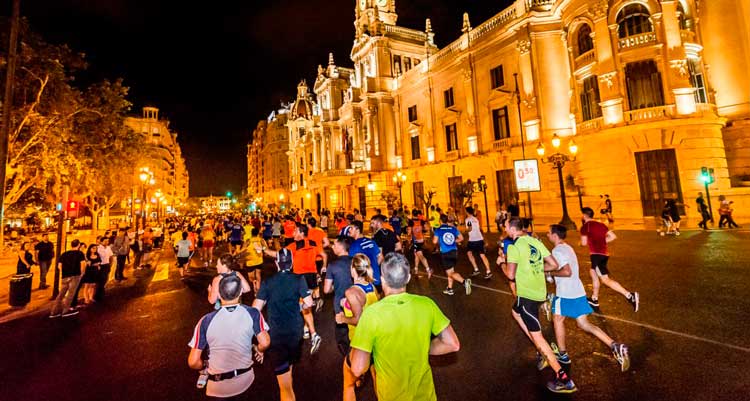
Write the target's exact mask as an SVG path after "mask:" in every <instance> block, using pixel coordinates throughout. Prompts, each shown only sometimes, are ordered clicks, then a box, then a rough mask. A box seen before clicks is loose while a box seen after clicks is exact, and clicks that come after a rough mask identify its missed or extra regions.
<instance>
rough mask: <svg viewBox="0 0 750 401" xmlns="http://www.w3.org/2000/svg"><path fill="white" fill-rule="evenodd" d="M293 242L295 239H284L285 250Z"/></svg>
mask: <svg viewBox="0 0 750 401" xmlns="http://www.w3.org/2000/svg"><path fill="white" fill-rule="evenodd" d="M292 242H294V238H286V237H284V248H286V247H288V246H289V245H290V244H291V243H292Z"/></svg>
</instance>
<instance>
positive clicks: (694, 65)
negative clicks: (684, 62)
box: [688, 59, 708, 103]
mask: <svg viewBox="0 0 750 401" xmlns="http://www.w3.org/2000/svg"><path fill="white" fill-rule="evenodd" d="M688 70H689V71H690V83H691V84H692V85H693V88H695V103H708V96H706V84H705V82H704V81H703V69H702V68H701V63H700V61H698V60H693V59H688Z"/></svg>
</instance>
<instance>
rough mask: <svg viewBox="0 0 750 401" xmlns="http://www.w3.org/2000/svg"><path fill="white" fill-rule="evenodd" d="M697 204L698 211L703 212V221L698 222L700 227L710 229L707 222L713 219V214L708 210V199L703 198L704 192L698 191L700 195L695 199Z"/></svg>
mask: <svg viewBox="0 0 750 401" xmlns="http://www.w3.org/2000/svg"><path fill="white" fill-rule="evenodd" d="M695 204H696V205H697V207H698V213H700V214H701V222H700V223H698V227H700V228H702V229H704V230H708V225H707V224H706V223H707V222H708V220H710V219H711V216H710V214H709V211H708V206H706V200H705V199H703V192H698V197H697V198H696V199H695Z"/></svg>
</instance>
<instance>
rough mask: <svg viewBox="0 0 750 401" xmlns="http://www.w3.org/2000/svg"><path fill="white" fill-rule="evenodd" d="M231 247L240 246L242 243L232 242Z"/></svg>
mask: <svg viewBox="0 0 750 401" xmlns="http://www.w3.org/2000/svg"><path fill="white" fill-rule="evenodd" d="M232 246H242V241H241V240H240V241H232Z"/></svg>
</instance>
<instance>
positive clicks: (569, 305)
mask: <svg viewBox="0 0 750 401" xmlns="http://www.w3.org/2000/svg"><path fill="white" fill-rule="evenodd" d="M592 312H594V311H593V310H592V309H591V305H589V301H588V300H587V299H586V296H585V295H584V296H582V297H578V298H560V297H555V298H554V299H553V300H552V313H553V314H555V315H560V316H565V317H571V318H573V319H577V318H578V317H579V316H585V315H589V314H591V313H592Z"/></svg>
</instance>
